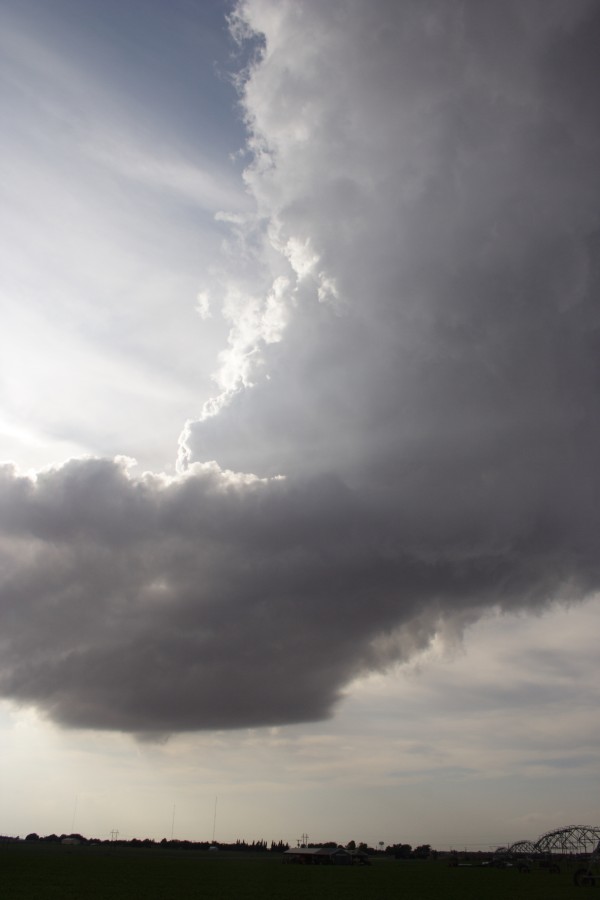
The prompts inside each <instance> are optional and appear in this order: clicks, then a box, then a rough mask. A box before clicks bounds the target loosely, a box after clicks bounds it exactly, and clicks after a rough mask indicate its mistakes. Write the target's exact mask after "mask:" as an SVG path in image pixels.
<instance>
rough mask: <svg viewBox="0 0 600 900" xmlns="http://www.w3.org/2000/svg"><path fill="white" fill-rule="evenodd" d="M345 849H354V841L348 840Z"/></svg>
mask: <svg viewBox="0 0 600 900" xmlns="http://www.w3.org/2000/svg"><path fill="white" fill-rule="evenodd" d="M346 850H356V841H348V843H347V844H346Z"/></svg>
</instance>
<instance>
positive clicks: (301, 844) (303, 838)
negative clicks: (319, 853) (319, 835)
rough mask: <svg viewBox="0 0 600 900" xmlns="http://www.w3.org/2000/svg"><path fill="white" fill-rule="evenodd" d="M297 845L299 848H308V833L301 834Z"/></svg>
mask: <svg viewBox="0 0 600 900" xmlns="http://www.w3.org/2000/svg"><path fill="white" fill-rule="evenodd" d="M297 843H298V846H299V847H308V835H307V834H306V833H304V834H301V835H300V837H299V838H298V839H297Z"/></svg>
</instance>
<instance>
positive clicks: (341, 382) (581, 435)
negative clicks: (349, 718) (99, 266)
mask: <svg viewBox="0 0 600 900" xmlns="http://www.w3.org/2000/svg"><path fill="white" fill-rule="evenodd" d="M232 28H233V30H234V32H235V33H236V35H237V36H238V38H239V39H241V40H244V39H253V40H256V36H257V35H259V36H260V41H259V44H258V46H259V48H260V49H259V51H258V52H257V55H256V58H255V59H254V62H253V63H251V65H250V66H249V68H248V70H247V71H246V72H245V74H244V76H243V78H241V80H240V92H241V102H242V106H243V110H244V114H245V117H246V123H247V128H248V148H247V149H248V152H249V153H250V155H251V162H250V163H249V165H248V168H247V170H246V175H245V177H246V181H247V186H248V190H249V191H250V193H251V195H252V197H253V198H254V200H255V203H256V215H255V216H253V217H245V218H244V219H242V218H240V217H238V218H237V219H236V220H235V221H233V222H232V232H231V234H232V237H231V242H230V245H229V250H227V248H225V250H224V259H223V261H222V264H221V272H220V274H219V271H218V267H216V266H215V268H214V270H213V273H212V275H211V277H210V278H207V294H206V297H207V298H208V300H207V302H209V301H210V303H211V304H213V305H214V304H215V303H217V302H221V303H222V304H223V308H224V315H225V316H226V318H228V319H229V320H230V323H231V331H230V339H229V345H228V347H227V349H226V350H225V351H224V353H223V355H222V358H221V368H220V370H219V373H218V374H217V379H218V381H219V383H220V393H219V394H218V396H216V398H215V400H214V401H212V402H211V403H210V404H208V405H207V407H206V408H205V410H204V413H203V415H202V416H201V417H200V418H198V419H197V420H191V421H190V422H188V423H187V425H186V426H185V430H184V432H183V434H182V437H181V449H180V471H179V474H178V475H177V476H173V477H167V476H166V475H162V474H150V473H148V474H145V475H143V476H138V475H135V474H134V472H133V469H131V468H130V467H128V464H127V462H126V461H125V460H115V461H108V460H95V459H81V460H71V461H69V462H68V463H66V464H65V465H63V466H61V467H56V468H54V469H50V470H47V471H45V472H40V473H38V474H37V476H35V477H25V476H22V475H20V474H19V473H18V472H17V471H16V470H15V469H13V468H12V467H8V466H7V467H5V469H4V470H3V475H2V480H1V482H0V526H1V537H0V557H1V560H2V563H1V568H0V571H1V573H2V574H1V576H0V577H1V581H0V583H1V596H2V613H1V615H2V622H1V628H0V646H1V647H2V651H1V656H0V690H1V692H2V694H3V695H4V696H6V697H8V698H11V699H13V700H15V701H17V702H22V703H32V704H34V705H36V706H38V707H39V708H40V709H42V710H44V711H46V712H47V713H48V714H49V715H50V716H51V717H52V718H53V719H55V720H56V721H58V722H60V723H63V724H67V725H74V726H85V727H94V728H107V729H121V730H125V731H131V732H137V733H140V734H143V733H158V732H169V731H177V730H194V729H208V728H236V727H242V726H258V725H272V724H281V723H291V722H298V721H307V720H314V719H318V718H322V717H325V716H328V715H330V714H331V712H332V710H333V708H334V705H335V702H336V700H337V699H338V697H339V696H340V693H341V692H342V691H343V689H344V687H345V686H346V685H347V684H348V683H349V682H350V681H351V680H352V679H353V678H355V677H356V676H358V675H360V674H363V673H365V672H367V671H370V670H378V669H379V670H381V669H385V668H386V667H387V666H389V665H392V664H394V663H395V662H398V661H402V660H404V659H407V658H408V657H409V656H410V655H411V654H412V653H414V652H415V651H417V650H419V649H421V648H423V647H425V646H427V644H428V642H429V641H430V640H431V638H432V637H433V636H434V635H435V634H436V632H438V631H439V630H440V629H443V628H444V627H445V624H446V623H456V622H464V621H470V620H473V619H474V618H477V617H478V616H480V615H482V614H483V613H485V612H486V611H487V610H489V609H491V608H492V607H500V608H504V609H515V608H523V609H536V610H537V609H541V608H543V607H544V606H545V605H546V604H548V603H550V602H552V601H569V602H570V601H574V600H577V599H580V598H583V597H585V596H588V595H589V594H591V593H593V592H594V591H596V590H598V588H599V587H600V565H599V561H598V560H599V556H598V534H599V524H600V522H599V512H598V510H599V502H598V501H599V497H598V493H599V487H600V477H599V475H598V466H597V460H598V458H599V455H600V446H599V444H600V423H599V421H598V412H597V409H598V404H597V397H598V393H599V387H600V369H599V367H600V352H599V351H600V342H599V336H600V331H599V326H600V315H599V313H600V310H599V307H598V299H597V296H598V286H599V277H598V276H599V271H598V252H599V249H600V222H599V216H598V197H599V196H600V172H599V170H598V166H597V159H598V151H599V150H600V146H599V144H600V123H599V121H598V116H597V113H596V111H595V107H594V103H595V98H596V97H597V94H598V89H599V88H600V85H599V84H598V75H599V65H598V61H597V46H598V38H599V37H600V5H599V4H598V3H595V2H570V3H568V4H566V3H562V2H561V3H553V2H533V0H528V2H522V0H521V2H515V3H510V2H506V3H503V4H497V3H495V2H492V0H489V2H488V0H471V2H458V0H455V2H454V0H453V2H447V0H439V2H425V3H424V2H422V0H419V2H410V0H403V2H401V3H384V2H376V3H375V2H369V3H368V4H367V3H365V2H359V0H351V2H348V0H344V2H337V0H335V2H333V0H332V2H330V3H327V4H323V3H321V2H317V0H303V2H297V0H296V2H294V3H291V2H281V0H278V2H271V0H248V2H244V3H242V4H241V5H240V6H238V8H237V12H236V14H235V15H234V16H233V18H232ZM228 253H229V254H230V255H229V256H227V254H228Z"/></svg>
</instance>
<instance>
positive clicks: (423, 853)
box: [412, 844, 431, 859]
mask: <svg viewBox="0 0 600 900" xmlns="http://www.w3.org/2000/svg"><path fill="white" fill-rule="evenodd" d="M430 856H431V844H421V845H420V846H419V847H415V849H414V850H413V852H412V857H413V859H429V857H430Z"/></svg>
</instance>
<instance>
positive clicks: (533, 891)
mask: <svg viewBox="0 0 600 900" xmlns="http://www.w3.org/2000/svg"><path fill="white" fill-rule="evenodd" d="M572 879H573V869H572V868H571V867H567V866H565V867H564V870H563V871H561V872H560V873H559V874H558V875H551V874H549V873H548V872H547V871H545V870H540V869H534V870H533V871H532V872H530V873H528V874H521V873H519V872H518V871H517V870H516V869H500V870H498V869H486V868H454V869H453V868H449V867H448V866H447V864H446V863H445V862H444V861H440V860H438V861H435V862H429V861H427V862H421V861H410V862H396V861H393V860H375V861H374V862H373V865H371V866H365V867H348V868H346V867H343V866H340V867H336V866H297V865H284V864H283V862H282V858H281V857H280V856H275V855H273V856H271V854H266V855H265V856H257V857H248V856H246V855H242V854H231V855H227V854H225V853H223V854H222V855H221V854H218V855H217V854H207V853H197V852H185V851H182V852H172V851H170V850H162V849H159V848H151V849H129V848H119V847H116V848H114V849H113V848H110V847H105V846H103V845H100V846H98V847H89V846H76V847H63V846H61V845H49V844H40V845H37V844H26V843H18V844H3V845H1V846H0V897H2V898H4V897H6V898H7V900H8V898H10V900H88V898H89V900H136V898H140V900H142V898H143V900H179V898H181V900H184V898H185V900H196V898H197V900H265V898H271V897H273V898H277V900H321V898H322V900H400V898H403V900H429V898H431V900H434V898H435V900H482V898H484V897H485V900H494V898H498V900H506V898H509V897H510V898H511V900H520V898H523V900H525V898H527V900H565V898H571V897H573V896H574V895H575V896H578V895H579V894H581V893H583V894H584V895H586V894H591V895H592V896H594V894H595V889H594V888H576V887H574V886H573V880H572ZM596 890H598V891H599V892H600V888H597V889H596Z"/></svg>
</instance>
